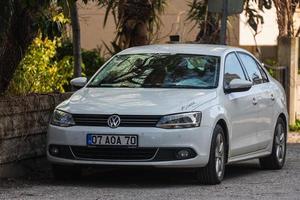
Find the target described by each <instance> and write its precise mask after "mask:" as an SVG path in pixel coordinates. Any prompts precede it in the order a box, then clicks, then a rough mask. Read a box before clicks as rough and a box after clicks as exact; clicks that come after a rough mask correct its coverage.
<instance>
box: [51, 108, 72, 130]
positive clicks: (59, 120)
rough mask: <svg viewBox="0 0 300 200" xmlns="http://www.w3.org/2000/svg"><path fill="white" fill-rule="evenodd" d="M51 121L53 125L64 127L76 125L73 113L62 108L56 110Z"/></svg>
mask: <svg viewBox="0 0 300 200" xmlns="http://www.w3.org/2000/svg"><path fill="white" fill-rule="evenodd" d="M50 123H51V124H52V125H56V126H62V127H68V126H73V125H75V122H74V120H73V117H72V115H71V114H70V113H66V112H63V111H60V110H54V113H53V115H52V118H51V122H50Z"/></svg>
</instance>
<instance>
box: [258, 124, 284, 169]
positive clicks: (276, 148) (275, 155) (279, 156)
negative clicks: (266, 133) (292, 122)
mask: <svg viewBox="0 0 300 200" xmlns="http://www.w3.org/2000/svg"><path fill="white" fill-rule="evenodd" d="M286 140H287V132H286V125H285V123H284V121H283V119H282V118H278V120H277V123H276V127H275V132H274V139H273V148H272V153H271V155H269V156H268V157H264V158H260V159H259V163H260V166H261V167H262V168H263V169H281V168H282V167H283V165H284V163H285V156H286Z"/></svg>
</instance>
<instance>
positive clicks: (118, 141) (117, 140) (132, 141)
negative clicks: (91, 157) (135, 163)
mask: <svg viewBox="0 0 300 200" xmlns="http://www.w3.org/2000/svg"><path fill="white" fill-rule="evenodd" d="M87 145H92V146H95V145H101V146H137V145H138V136H137V135H101V134H88V135H87Z"/></svg>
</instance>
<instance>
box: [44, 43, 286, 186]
mask: <svg viewBox="0 0 300 200" xmlns="http://www.w3.org/2000/svg"><path fill="white" fill-rule="evenodd" d="M71 84H72V85H73V86H75V87H78V88H81V89H79V90H78V91H77V92H75V93H74V94H73V95H72V96H71V97H70V98H69V99H68V100H66V101H64V102H63V103H61V104H60V105H58V106H57V107H56V109H55V111H54V113H53V116H52V119H51V122H50V125H49V129H48V139H47V140H48V144H47V157H48V160H49V161H50V162H52V164H53V173H54V176H55V177H56V178H66V177H69V176H72V175H74V174H76V173H79V170H80V169H81V167H83V166H89V165H99V166H102V165H113V166H154V167H165V168H175V167H177V168H195V169H196V170H197V178H198V180H199V182H201V183H204V184H217V183H220V182H221V181H222V179H223V176H224V171H225V165H226V164H228V163H233V162H238V161H242V160H248V159H254V158H259V161H260V165H261V167H262V168H267V169H281V168H282V167H283V165H284V163H285V154H286V139H287V127H288V126H287V121H288V115H287V110H286V97H285V92H284V90H283V88H282V86H281V85H280V84H279V83H278V82H277V81H276V80H274V79H273V78H272V77H271V76H270V75H269V74H268V72H267V71H266V70H265V69H264V67H262V65H261V64H260V62H259V61H258V60H257V59H256V58H255V57H254V56H253V55H251V54H250V53H249V52H247V51H245V50H243V49H239V48H233V47H228V46H218V45H200V44H168V45H149V46H141V47H134V48H129V49H126V50H124V51H122V52H120V53H118V54H117V55H115V56H113V57H112V58H111V59H110V60H109V61H107V62H106V63H105V64H104V65H103V66H102V67H101V68H100V69H99V70H98V71H97V73H96V74H95V75H94V76H93V77H92V78H91V79H90V80H89V81H87V79H86V78H83V77H80V78H75V79H73V80H72V81H71Z"/></svg>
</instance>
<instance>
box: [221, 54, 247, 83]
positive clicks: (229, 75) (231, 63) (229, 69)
mask: <svg viewBox="0 0 300 200" xmlns="http://www.w3.org/2000/svg"><path fill="white" fill-rule="evenodd" d="M233 79H241V80H246V77H245V73H244V71H243V69H242V66H241V64H240V62H239V60H238V58H237V56H236V54H235V53H230V54H228V55H227V56H226V60H225V69H224V85H225V87H227V86H228V85H229V83H230V81H232V80H233Z"/></svg>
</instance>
